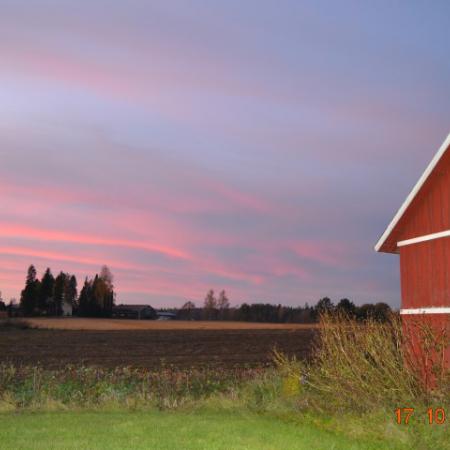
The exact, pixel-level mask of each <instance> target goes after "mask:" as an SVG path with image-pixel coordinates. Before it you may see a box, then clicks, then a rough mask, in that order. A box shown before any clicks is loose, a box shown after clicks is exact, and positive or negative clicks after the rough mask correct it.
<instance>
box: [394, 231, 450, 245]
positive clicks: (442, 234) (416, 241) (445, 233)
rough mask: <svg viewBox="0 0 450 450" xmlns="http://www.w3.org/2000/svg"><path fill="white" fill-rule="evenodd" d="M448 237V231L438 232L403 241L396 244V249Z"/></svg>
mask: <svg viewBox="0 0 450 450" xmlns="http://www.w3.org/2000/svg"><path fill="white" fill-rule="evenodd" d="M449 236H450V230H445V231H440V232H439V233H432V234H426V235H425V236H419V237H416V238H412V239H406V240H405V241H400V242H397V247H405V246H406V245H413V244H419V243H421V242H427V241H432V240H434V239H440V238H445V237H449Z"/></svg>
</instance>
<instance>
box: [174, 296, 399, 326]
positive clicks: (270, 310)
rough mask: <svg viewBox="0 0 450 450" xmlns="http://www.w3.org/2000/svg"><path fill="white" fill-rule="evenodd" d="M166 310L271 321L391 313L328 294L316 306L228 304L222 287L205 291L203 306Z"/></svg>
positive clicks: (382, 317)
mask: <svg viewBox="0 0 450 450" xmlns="http://www.w3.org/2000/svg"><path fill="white" fill-rule="evenodd" d="M167 311H171V312H174V313H176V315H177V319H180V320H229V321H243V322H272V323H314V322H317V321H318V320H319V317H320V315H321V314H322V313H331V314H333V313H344V314H346V315H347V316H349V317H352V318H354V319H357V320H367V319H368V318H372V319H375V320H378V321H386V320H388V318H389V316H390V315H391V314H392V309H391V307H390V306H389V305H388V304H387V303H383V302H379V303H375V304H373V303H366V304H363V305H361V306H356V305H355V304H354V303H353V302H352V301H351V300H349V299H347V298H343V299H341V300H340V301H339V302H338V303H337V304H334V303H333V302H332V301H331V299H330V298H329V297H324V298H322V299H320V300H319V301H318V302H317V304H316V305H315V306H310V305H308V303H306V304H305V305H304V306H283V305H281V304H278V305H276V304H271V303H252V304H248V303H242V304H241V305H240V306H236V307H231V306H230V301H229V299H228V297H227V294H226V292H225V291H221V292H220V294H219V296H218V297H217V298H216V296H215V294H214V290H212V289H210V290H209V291H208V293H207V294H206V297H205V300H204V302H203V305H202V307H196V305H195V303H194V302H192V301H188V302H186V303H185V304H184V305H183V306H182V307H181V308H180V309H178V308H174V309H170V310H167Z"/></svg>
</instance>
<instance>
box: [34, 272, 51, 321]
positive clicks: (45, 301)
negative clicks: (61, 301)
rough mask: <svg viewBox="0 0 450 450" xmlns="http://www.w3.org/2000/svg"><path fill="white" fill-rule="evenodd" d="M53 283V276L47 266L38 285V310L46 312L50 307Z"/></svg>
mask: <svg viewBox="0 0 450 450" xmlns="http://www.w3.org/2000/svg"><path fill="white" fill-rule="evenodd" d="M54 284H55V278H54V277H53V275H52V272H51V271H50V268H47V270H46V271H45V273H44V275H43V277H42V279H41V284H40V286H39V294H38V305H37V306H38V308H39V310H40V311H39V312H40V313H41V314H42V313H46V314H48V309H49V307H50V303H51V299H52V297H53V287H54Z"/></svg>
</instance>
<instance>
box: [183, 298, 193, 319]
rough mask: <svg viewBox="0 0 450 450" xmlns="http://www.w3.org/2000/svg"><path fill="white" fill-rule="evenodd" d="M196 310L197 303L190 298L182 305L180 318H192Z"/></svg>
mask: <svg viewBox="0 0 450 450" xmlns="http://www.w3.org/2000/svg"><path fill="white" fill-rule="evenodd" d="M194 310H195V303H194V302H191V301H190V300H188V301H187V302H186V303H185V304H184V305H183V306H182V307H181V310H180V314H179V316H180V319H184V320H192V319H193V317H192V315H193V312H194Z"/></svg>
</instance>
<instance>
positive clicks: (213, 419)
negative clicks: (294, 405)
mask: <svg viewBox="0 0 450 450" xmlns="http://www.w3.org/2000/svg"><path fill="white" fill-rule="evenodd" d="M0 424H1V426H0V448H1V449H8V450H9V449H15V450H19V449H36V450H38V449H43V450H44V449H45V450H51V449H58V450H59V449H90V450H91V449H92V450H94V449H109V450H111V449H121V450H124V449H149V448H151V449H168V450H169V449H170V450H173V449H205V450H206V449H207V450H215V449H224V450H232V449H257V450H263V449H283V450H284V449H330V450H331V449H333V450H338V449H345V450H351V449H354V450H356V449H374V450H375V449H377V450H378V449H384V448H386V449H388V448H389V449H395V448H398V449H402V448H405V449H406V448H411V447H410V446H407V445H403V446H402V445H395V444H394V443H393V442H392V440H384V441H382V440H379V439H373V438H371V439H369V440H367V438H366V439H362V438H360V437H359V438H352V437H349V436H345V434H343V433H341V432H337V431H329V430H326V429H321V428H320V426H319V425H317V424H314V423H312V421H311V420H307V421H305V422H304V423H301V422H299V423H294V422H285V421H282V420H280V419H276V418H274V417H270V416H264V415H257V414H251V413H239V412H231V411H208V410H203V411H195V412H191V413H187V412H181V411H176V412H161V411H151V412H129V411H128V412H126V411H124V412H121V411H110V412H104V411H99V412H88V411H78V412H73V411H71V412H47V413H42V412H41V413H30V412H22V413H8V414H0Z"/></svg>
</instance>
